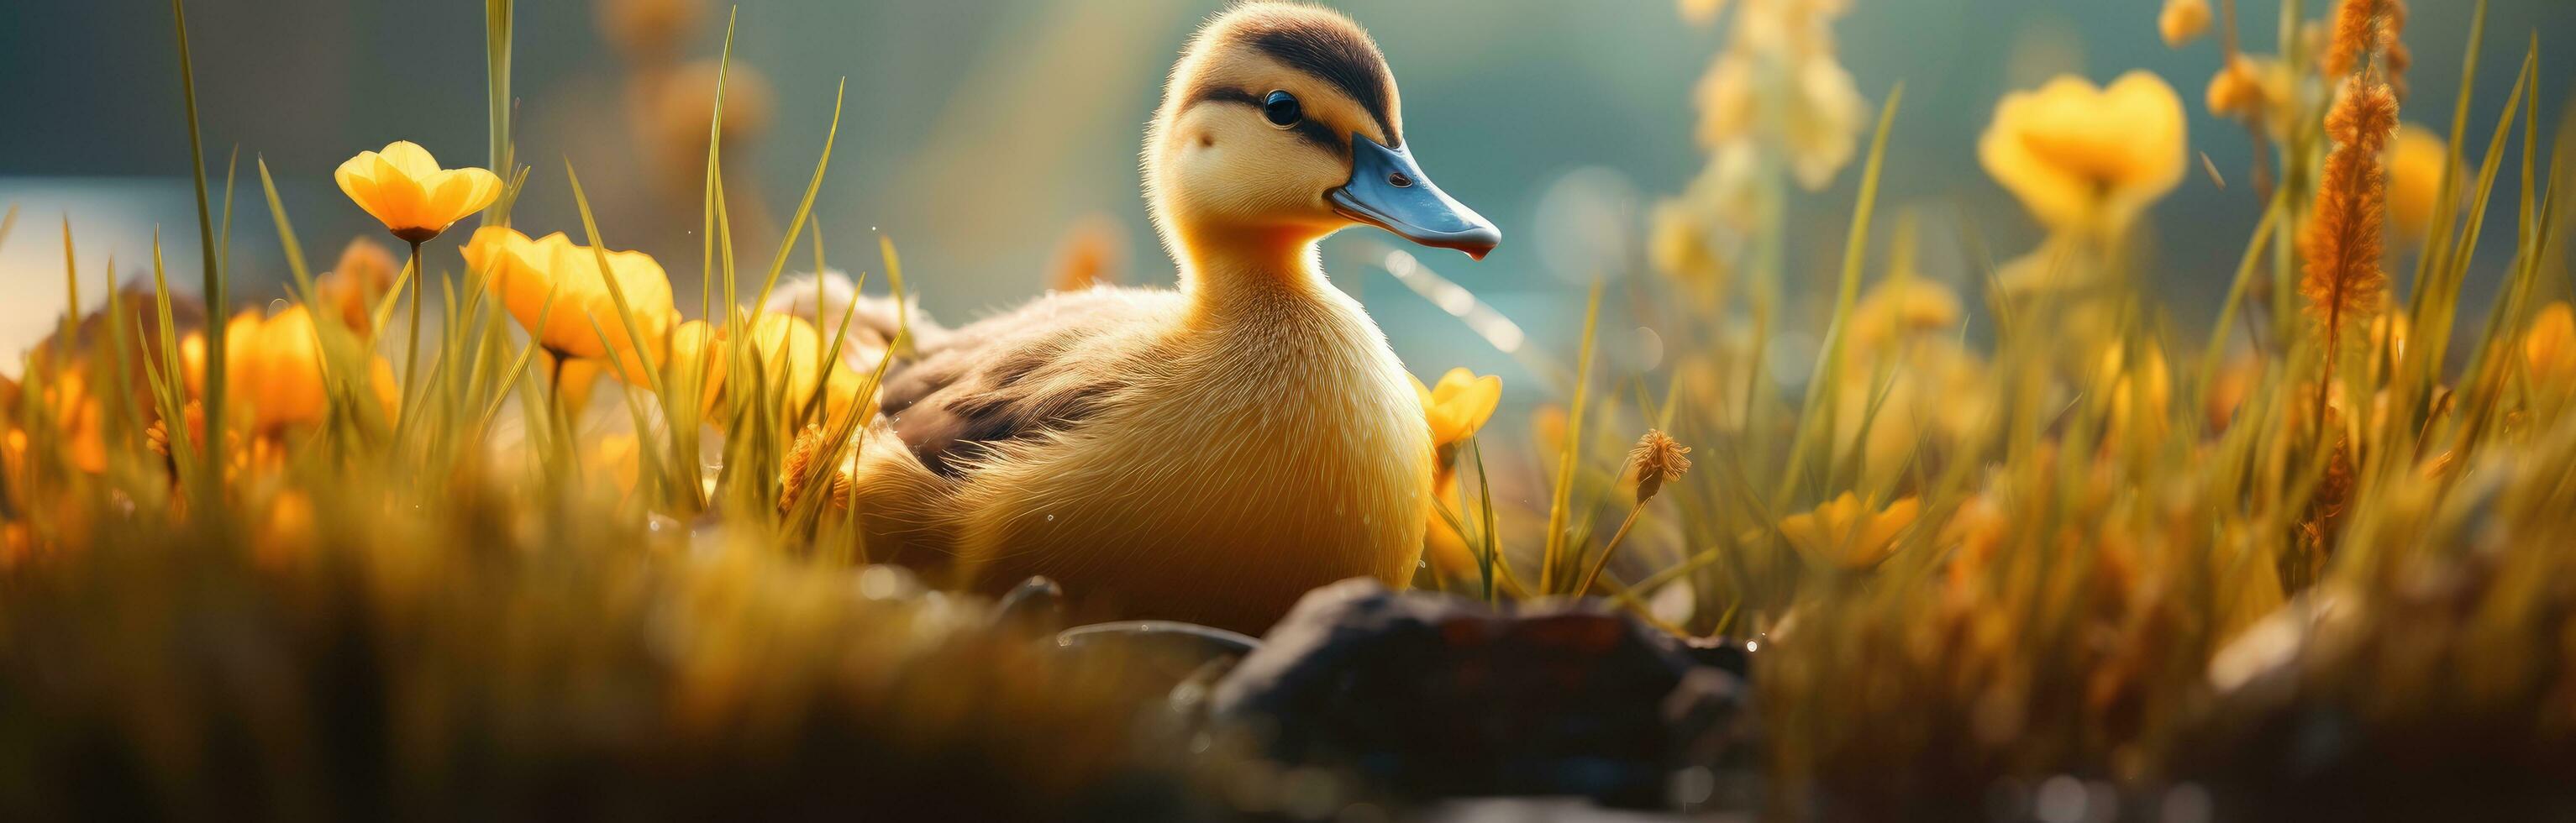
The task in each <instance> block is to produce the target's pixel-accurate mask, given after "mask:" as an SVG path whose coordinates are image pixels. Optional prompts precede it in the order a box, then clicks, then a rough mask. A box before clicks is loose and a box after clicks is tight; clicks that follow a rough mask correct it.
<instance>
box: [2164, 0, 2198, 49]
mask: <svg viewBox="0 0 2576 823" xmlns="http://www.w3.org/2000/svg"><path fill="white" fill-rule="evenodd" d="M2156 30H2157V31H2158V32H2160V33H2162V34H2163V35H2164V36H2165V46H2167V47H2169V48H2182V44H2184V43H2189V42H2191V41H2193V40H2197V39H2199V38H2200V36H2201V35H2202V34H2206V33H2208V32H2209V0H2165V10H2164V13H2162V14H2158V15H2156Z"/></svg>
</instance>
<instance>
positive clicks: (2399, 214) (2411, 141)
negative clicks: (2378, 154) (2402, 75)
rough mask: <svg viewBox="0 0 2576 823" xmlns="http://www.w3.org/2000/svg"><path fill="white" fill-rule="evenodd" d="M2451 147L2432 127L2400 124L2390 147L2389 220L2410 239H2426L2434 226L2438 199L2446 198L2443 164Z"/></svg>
mask: <svg viewBox="0 0 2576 823" xmlns="http://www.w3.org/2000/svg"><path fill="white" fill-rule="evenodd" d="M2450 159H2451V150H2450V147H2449V146H2447V145H2444V144H2443V142H2442V138H2441V137H2439V136H2437V135H2435V134H2433V132H2432V131H2431V130H2429V129H2426V128H2424V127H2423V126H2418V125H2415V124H2413V123H2404V124H2400V125H2399V126H2398V127H2397V139H2396V141H2395V142H2393V143H2391V144H2390V146H2389V149H2388V224H2389V226H2388V227H2389V229H2390V230H2392V231H2393V232H2394V233H2395V234H2396V235H2397V237H2398V238H2400V239H2402V240H2404V241H2406V242H2410V243H2411V242H2414V241H2417V240H2422V239H2423V238H2424V233H2425V232H2426V231H2428V230H2430V229H2431V228H2432V224H2433V206H2434V201H2436V200H2440V199H2441V198H2442V167H2443V166H2444V165H2446V164H2448V163H2449V162H2450Z"/></svg>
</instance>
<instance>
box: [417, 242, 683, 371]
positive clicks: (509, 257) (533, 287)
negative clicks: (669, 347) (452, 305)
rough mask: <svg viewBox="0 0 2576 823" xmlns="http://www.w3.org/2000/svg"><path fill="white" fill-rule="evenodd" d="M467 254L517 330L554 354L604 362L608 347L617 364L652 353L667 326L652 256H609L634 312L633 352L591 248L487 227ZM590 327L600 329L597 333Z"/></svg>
mask: <svg viewBox="0 0 2576 823" xmlns="http://www.w3.org/2000/svg"><path fill="white" fill-rule="evenodd" d="M464 252H465V264H466V265H467V266H469V267H472V268H473V270H474V271H475V273H477V274H479V275H483V276H488V277H490V278H491V283H492V290H493V292H494V293H496V294H498V295H500V296H501V304H502V305H503V306H504V307H507V308H508V309H509V310H510V316H511V317H515V318H518V320H519V325H520V327H522V328H525V329H527V330H528V333H529V334H531V335H534V336H536V338H537V342H539V343H540V344H543V345H544V346H545V347H546V348H548V349H552V350H554V351H555V352H557V353H560V354H564V355H567V356H571V357H605V356H607V355H608V352H609V345H608V344H610V343H613V344H615V347H616V350H617V352H618V357H619V358H620V359H621V360H624V359H630V358H632V357H633V354H632V353H633V352H635V351H637V350H639V349H641V350H644V351H651V350H652V346H654V345H656V341H659V340H661V339H662V334H663V331H664V330H665V329H666V328H668V327H669V326H670V323H671V318H672V308H671V281H670V279H669V278H668V277H667V276H666V275H664V274H663V273H662V264H660V263H656V262H654V261H653V256H652V255H649V254H645V253H643V252H640V251H612V252H609V253H608V268H609V273H610V275H611V276H614V277H616V278H617V285H618V287H619V288H620V289H621V290H623V291H624V292H625V294H626V305H627V307H628V308H629V309H631V310H632V311H633V312H634V318H635V325H636V329H637V331H638V332H640V333H641V335H642V339H643V342H644V343H645V345H644V346H638V345H636V342H635V341H636V338H634V337H630V336H629V335H628V334H627V331H626V323H625V321H624V320H623V319H621V318H620V317H619V315H618V311H617V299H616V296H615V295H613V294H611V293H610V292H609V288H608V280H607V278H605V277H602V276H601V272H600V268H599V256H598V255H597V253H596V252H595V251H594V250H593V249H591V248H590V247H588V246H578V245H574V244H573V242H572V241H571V240H570V239H567V238H565V237H564V235H563V233H562V232H556V233H553V234H549V235H546V236H544V237H542V238H538V239H535V240H530V239H528V236H527V235H524V234H520V233H518V232H517V231H514V230H511V229H508V228H504V227H500V226H485V227H483V228H480V229H476V230H475V231H474V237H473V239H472V240H469V241H467V242H466V244H465V249H464ZM549 294H551V295H553V296H554V308H553V309H551V310H548V309H546V296H547V295H549ZM540 313H544V314H545V327H544V328H538V327H537V321H538V315H539V314H540ZM594 323H596V324H598V325H597V328H595V329H594V328H593V327H592V324H594ZM602 335H606V338H605V340H603V339H602Z"/></svg>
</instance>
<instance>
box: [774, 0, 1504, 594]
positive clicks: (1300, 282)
mask: <svg viewBox="0 0 2576 823" xmlns="http://www.w3.org/2000/svg"><path fill="white" fill-rule="evenodd" d="M1403 123H1404V121H1403V116H1402V110H1401V108H1400V107H1399V104H1398V98H1397V94H1396V85H1395V81H1394V78H1393V76H1392V75H1391V73H1390V72H1389V70H1388V68H1387V64H1386V60H1385V58H1384V57H1383V56H1382V55H1381V54H1380V53H1379V51H1378V48H1377V45H1376V43H1375V42H1374V41H1373V40H1371V39H1370V37H1369V35H1368V33H1367V32H1365V31H1363V30H1362V29H1361V28H1360V27H1359V26H1358V24H1356V23H1354V22H1352V21H1351V19H1350V18H1348V17H1345V16H1343V15H1341V14H1340V13H1337V12H1333V11H1329V10H1325V9H1321V8H1316V7H1312V6H1306V5H1299V4H1292V3H1282V2H1255V3H1247V4H1243V5H1239V6H1235V7H1232V8H1231V9H1229V10H1227V11H1225V12H1222V13H1220V14H1218V15H1217V16H1216V17H1214V18H1213V19H1212V20H1211V21H1210V22H1208V24H1207V25H1206V26H1205V27H1203V28H1202V29H1200V30H1199V32H1198V33H1197V34H1196V36H1195V37H1194V38H1193V39H1192V40H1191V42H1190V44H1189V46H1188V47H1187V48H1186V50H1184V52H1183V53H1182V55H1181V57H1180V60H1179V61H1178V63H1177V64H1176V65H1174V66H1173V68H1172V72H1171V76H1170V78H1169V82H1168V85H1167V86H1166V88H1165V96H1164V99H1163V102H1162V105H1161V107H1160V108H1159V109H1158V110H1157V112H1156V113H1155V115H1154V118H1153V121H1152V124H1151V125H1150V127H1149V129H1148V133H1147V136H1146V141H1145V147H1144V153H1143V161H1144V162H1143V166H1144V181H1145V192H1146V195H1147V199H1148V200H1149V201H1150V204H1151V211H1152V215H1153V220H1154V226H1155V228H1156V230H1157V231H1158V233H1159V234H1160V236H1161V238H1162V240H1163V243H1164V245H1165V247H1166V248H1167V250H1168V251H1169V252H1170V253H1171V256H1172V258H1173V259H1174V260H1175V261H1176V263H1177V264H1178V269H1179V288H1177V289H1150V288H1129V287H1117V286H1106V285H1104V286H1098V287H1094V288H1089V289H1084V290H1080V291H1067V292H1057V293H1053V294H1050V295H1048V296H1046V297H1043V298H1040V299H1037V300H1035V301H1033V302H1030V303H1028V304H1026V305H1023V306H1021V307H1019V308H1017V309H1014V310H1010V311H1007V312H1005V313H1002V314H1000V315H998V316H995V317H991V318H988V319H985V320H982V321H979V322H976V323H973V324H969V325H965V326H962V327H959V328H955V329H949V330H943V331H941V332H940V333H938V334H937V335H935V336H934V337H933V338H931V339H927V340H921V341H918V342H917V345H916V346H915V351H916V354H915V355H914V356H913V357H912V359H910V360H909V361H907V362H905V363H903V364H901V366H900V367H899V369H898V370H895V371H893V372H892V373H891V374H890V375H889V376H888V378H887V380H886V383H885V386H884V388H883V390H882V398H881V400H882V406H881V409H882V412H881V416H880V417H879V418H878V419H877V420H876V421H874V422H873V423H872V424H871V425H872V428H871V431H870V432H869V433H868V435H867V437H866V439H865V440H864V442H863V443H862V444H861V448H860V451H859V454H858V456H857V457H856V458H855V459H854V463H855V474H856V475H857V477H856V479H857V481H858V482H857V483H856V486H857V488H858V489H859V490H860V491H859V500H858V501H857V505H859V506H861V507H862V508H861V512H862V516H863V517H864V518H866V519H867V522H868V524H869V525H868V528H869V531H870V540H871V544H870V547H869V548H870V551H871V553H872V554H877V555H878V556H883V553H882V552H880V551H879V547H880V546H881V545H888V546H893V547H896V549H895V550H896V551H898V552H901V553H903V556H904V558H905V560H906V562H912V563H916V564H921V565H930V566H938V565H941V564H943V563H945V564H947V566H948V567H947V569H946V570H945V573H946V574H949V575H951V576H953V578H954V579H955V581H956V582H957V583H958V584H959V585H961V586H964V587H969V588H973V589H979V590H983V591H988V592H998V591H1002V590H1005V589H1007V588H1008V587H1010V586H1011V585H1012V584H1014V583H1017V582H1018V581H1021V580H1023V579H1026V578H1028V577H1030V576H1033V575H1044V576H1047V577H1051V578H1053V579H1055V580H1058V581H1061V582H1062V583H1063V585H1064V587H1065V589H1066V590H1067V591H1068V592H1069V593H1071V595H1072V596H1073V597H1074V599H1075V600H1076V601H1077V603H1080V604H1081V605H1082V606H1083V608H1084V609H1085V610H1086V611H1089V612H1092V613H1097V614H1112V615H1116V616H1123V617H1152V618H1170V619H1179V620H1189V621H1195V622H1199V623H1204V624H1208V625H1212V626H1216V627H1220V628H1225V629H1231V630H1235V631H1241V632H1246V633H1254V634H1257V633H1260V632H1261V631H1263V630H1265V629H1267V628H1268V627H1269V626H1270V624H1271V623H1272V622H1273V621H1275V620H1276V619H1278V618H1279V617H1280V616H1281V615H1283V614H1285V613H1286V612H1287V610H1288V608H1289V607H1290V606H1291V605H1293V604H1294V603H1295V602H1296V600H1297V599H1298V598H1299V597H1300V596H1302V595H1303V594H1304V593H1305V592H1306V591H1307V590H1309V589H1312V588H1314V587H1317V586H1321V585H1324V584H1327V583H1332V582H1334V581H1338V580H1342V579H1346V578H1351V577H1360V576H1367V577H1374V578H1376V579H1378V580H1381V581H1384V582H1386V583H1387V584H1389V585H1393V586H1399V587H1400V586H1403V585H1405V584H1406V582H1407V581H1409V580H1410V579H1411V577H1412V575H1413V570H1414V566H1415V564H1416V561H1417V559H1418V556H1419V554H1420V552H1421V546H1422V535H1423V527H1424V525H1425V519H1426V517H1427V515H1428V512H1429V508H1428V506H1429V500H1428V495H1429V490H1430V485H1431V462H1432V443H1431V433H1430V431H1429V427H1428V424H1427V423H1426V421H1425V419H1424V416H1423V410H1422V407H1421V405H1420V401H1419V400H1418V399H1417V398H1416V396H1415V394H1414V390H1413V388H1412V386H1411V384H1410V383H1409V382H1408V381H1407V379H1406V375H1405V370H1404V367H1403V364H1401V363H1400V362H1398V361H1397V359H1396V356H1395V353H1394V352H1393V351H1392V350H1390V349H1389V348H1388V347H1387V342H1386V337H1385V335H1384V334H1383V333H1381V332H1380V331H1379V329H1378V327H1377V324H1376V323H1375V322H1373V321H1371V320H1370V319H1369V316H1368V313H1367V312H1366V311H1364V310H1362V308H1361V306H1360V304H1359V302H1358V301H1356V300H1353V299H1351V298H1350V297H1349V296H1348V295H1346V294H1344V293H1342V292H1341V291H1340V290H1339V289H1336V288H1334V286H1333V285H1332V284H1331V283H1330V282H1329V281H1328V280H1327V279H1326V278H1325V274H1324V271H1323V270H1322V268H1321V264H1320V256H1319V254H1318V252H1317V243H1318V242H1319V241H1321V240H1322V239H1323V238H1324V237H1325V236H1326V235H1330V234H1332V233H1334V232H1336V231H1339V230H1341V229H1343V228H1346V227H1349V226H1353V225H1360V224H1366V225H1372V226H1377V227H1380V228H1383V229H1386V230H1388V231H1391V232H1393V233H1395V234H1397V235H1399V236H1402V237H1404V238H1407V239H1409V240H1412V241H1414V242H1416V243H1421V244H1425V245H1429V246H1437V247H1445V248H1454V249H1459V250H1462V251H1465V252H1466V253H1467V254H1469V255H1470V256H1473V257H1476V258H1479V259H1481V258H1482V257H1483V256H1484V255H1485V253H1486V252H1488V251H1491V250H1492V249H1493V248H1494V247H1495V246H1496V245H1497V244H1498V243H1500V242H1501V239H1502V234H1501V231H1500V230H1498V229H1496V228H1495V227H1494V225H1493V224H1492V223H1491V222H1488V221H1487V220H1485V218H1484V217H1483V216H1481V215H1478V214H1477V213H1476V212H1475V211H1474V210H1473V209H1470V208H1468V207H1467V206H1465V205H1463V204H1460V203H1459V202H1457V201H1456V200H1454V199H1451V198H1450V197H1449V196H1448V195H1447V194H1445V193H1443V192H1442V191H1441V190H1440V188H1439V187H1438V186H1436V185H1433V183H1432V182H1431V179H1430V178H1429V177H1427V176H1425V175H1424V174H1423V172H1422V169H1421V167H1420V166H1419V165H1417V164H1416V163H1415V161H1414V158H1413V155H1412V152H1411V147H1410V146H1409V145H1408V144H1407V143H1406V142H1405V140H1404V135H1403ZM819 305H820V301H818V307H819ZM934 328H935V327H934ZM881 333H882V332H881Z"/></svg>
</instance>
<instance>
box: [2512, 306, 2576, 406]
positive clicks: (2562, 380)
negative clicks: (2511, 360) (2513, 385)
mask: <svg viewBox="0 0 2576 823" xmlns="http://www.w3.org/2000/svg"><path fill="white" fill-rule="evenodd" d="M2522 357H2523V359H2524V360H2525V361H2526V362H2527V363H2528V364H2529V366H2530V368H2531V382H2532V383H2533V385H2534V386H2535V387H2539V388H2542V389H2543V390H2544V391H2548V392H2561V391H2566V390H2567V389H2568V387H2569V385H2570V384H2571V383H2576V310H2571V309H2570V308H2568V306H2567V302H2566V301H2564V300H2560V301H2555V302H2552V303H2550V304H2549V305H2548V306H2546V307H2543V308H2542V309H2541V310H2540V316H2538V317H2534V318H2532V319H2531V331H2530V332H2529V333H2527V334H2524V335H2523V337H2522Z"/></svg>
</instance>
